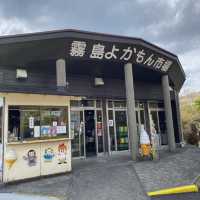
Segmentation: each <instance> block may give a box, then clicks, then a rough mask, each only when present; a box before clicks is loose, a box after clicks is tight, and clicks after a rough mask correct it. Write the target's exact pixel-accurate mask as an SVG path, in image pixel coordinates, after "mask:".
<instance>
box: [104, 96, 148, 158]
mask: <svg viewBox="0 0 200 200" xmlns="http://www.w3.org/2000/svg"><path fill="white" fill-rule="evenodd" d="M108 101H112V102H115V101H126V100H115V99H107V100H106V115H107V130H108V153H109V155H111V154H113V153H119V152H127V151H130V140H129V131H128V141H129V142H128V145H129V148H128V150H123V151H118V150H117V134H116V122H115V111H125V112H126V120H127V119H128V116H127V107H124V108H115V107H114V105H113V103H112V108H109V107H108ZM139 103H143V104H144V102H139V101H137V102H136V107H135V111H136V115H137V118H138V123H137V130H138V131H139V127H140V125H141V118H140V111H141V110H143V111H144V126H145V125H146V120H147V119H146V114H145V107H143V108H140V107H139V106H138V105H139ZM109 111H112V112H113V126H114V136H115V150H111V143H110V142H111V140H110V129H109V124H108V121H109V115H108V112H109ZM127 127H128V120H127ZM128 130H129V129H128Z"/></svg>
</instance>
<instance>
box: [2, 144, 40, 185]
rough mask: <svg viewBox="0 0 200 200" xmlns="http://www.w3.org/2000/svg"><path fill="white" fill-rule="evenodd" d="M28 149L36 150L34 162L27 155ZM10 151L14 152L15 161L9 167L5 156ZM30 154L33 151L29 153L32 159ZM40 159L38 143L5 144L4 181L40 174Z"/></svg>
mask: <svg viewBox="0 0 200 200" xmlns="http://www.w3.org/2000/svg"><path fill="white" fill-rule="evenodd" d="M30 150H34V151H35V152H36V158H35V164H34V161H30V158H29V156H28V155H27V154H28V152H29V151H30ZM10 151H14V152H15V153H16V161H15V162H14V163H13V164H12V166H10V168H9V165H8V162H7V161H6V160H7V158H6V157H7V154H8V152H10ZM32 155H33V153H31V159H33V156H32ZM40 160H41V158H40V144H31V145H30V144H20V145H19V144H17V145H7V148H6V152H5V157H4V163H5V168H4V170H5V172H4V182H10V181H15V180H21V179H26V178H32V177H37V176H40Z"/></svg>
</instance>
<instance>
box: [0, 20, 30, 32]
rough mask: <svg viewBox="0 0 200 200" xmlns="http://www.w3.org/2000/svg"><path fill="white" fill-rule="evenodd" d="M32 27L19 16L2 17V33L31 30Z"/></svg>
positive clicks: (0, 27)
mask: <svg viewBox="0 0 200 200" xmlns="http://www.w3.org/2000/svg"><path fill="white" fill-rule="evenodd" d="M31 31H32V29H31V27H30V26H29V25H27V24H26V23H25V22H23V20H19V19H17V18H15V17H14V18H10V19H8V18H0V35H9V34H18V33H27V32H31Z"/></svg>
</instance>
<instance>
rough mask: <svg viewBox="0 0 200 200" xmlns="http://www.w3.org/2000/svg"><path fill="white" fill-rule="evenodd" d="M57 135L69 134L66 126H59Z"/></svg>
mask: <svg viewBox="0 0 200 200" xmlns="http://www.w3.org/2000/svg"><path fill="white" fill-rule="evenodd" d="M56 128H57V134H64V133H66V132H67V129H66V126H57V127H56Z"/></svg>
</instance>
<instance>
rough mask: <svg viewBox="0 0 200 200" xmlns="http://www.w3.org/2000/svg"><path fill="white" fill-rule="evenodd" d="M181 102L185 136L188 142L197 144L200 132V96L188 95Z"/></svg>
mask: <svg viewBox="0 0 200 200" xmlns="http://www.w3.org/2000/svg"><path fill="white" fill-rule="evenodd" d="M180 102H181V118H182V125H183V134H184V138H185V140H186V141H187V142H188V143H190V144H193V145H197V144H198V141H199V133H200V97H199V95H198V96H197V97H194V96H189V95H188V96H187V98H186V97H184V101H183V99H181V101H180Z"/></svg>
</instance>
